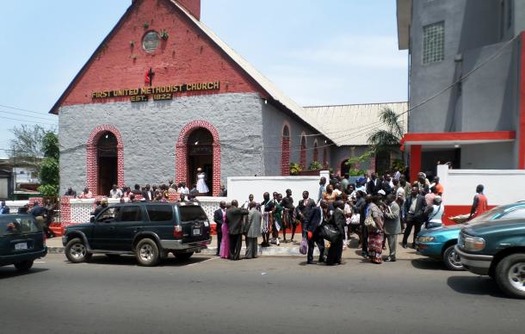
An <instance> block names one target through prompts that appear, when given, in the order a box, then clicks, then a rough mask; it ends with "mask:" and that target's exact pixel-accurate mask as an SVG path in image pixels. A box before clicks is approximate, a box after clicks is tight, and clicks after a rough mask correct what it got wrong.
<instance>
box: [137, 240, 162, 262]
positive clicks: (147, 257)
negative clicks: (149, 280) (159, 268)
mask: <svg viewBox="0 0 525 334" xmlns="http://www.w3.org/2000/svg"><path fill="white" fill-rule="evenodd" d="M135 256H136V258H137V261H138V263H139V264H140V265H141V266H145V267H152V266H155V265H156V264H157V263H158V262H159V259H160V253H159V247H158V246H157V244H156V243H155V241H153V240H151V239H147V238H146V239H142V240H140V241H139V242H138V244H137V247H136V248H135Z"/></svg>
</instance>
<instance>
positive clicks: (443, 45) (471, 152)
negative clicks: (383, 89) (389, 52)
mask: <svg viewBox="0 0 525 334" xmlns="http://www.w3.org/2000/svg"><path fill="white" fill-rule="evenodd" d="M397 24H398V42H399V49H402V50H406V49H408V50H409V60H408V61H409V88H408V89H409V111H408V112H409V115H408V133H407V134H406V135H405V136H404V139H403V142H404V148H405V149H406V151H407V152H408V153H409V156H410V174H411V176H414V175H415V173H417V172H418V171H420V170H423V171H435V165H436V163H438V162H441V163H445V162H450V163H451V165H452V166H453V167H454V168H468V169H525V66H524V65H525V43H524V42H525V37H524V36H525V35H524V34H523V30H524V28H525V1H523V0H475V1H474V0H397Z"/></svg>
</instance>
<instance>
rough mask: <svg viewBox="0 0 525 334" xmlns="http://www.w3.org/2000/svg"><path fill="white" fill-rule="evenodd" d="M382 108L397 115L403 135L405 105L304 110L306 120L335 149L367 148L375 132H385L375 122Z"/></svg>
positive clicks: (381, 104)
mask: <svg viewBox="0 0 525 334" xmlns="http://www.w3.org/2000/svg"><path fill="white" fill-rule="evenodd" d="M384 108H390V109H392V111H394V112H395V113H396V114H398V115H400V117H401V119H400V123H401V124H402V126H403V133H406V131H407V126H408V113H407V110H408V103H407V102H391V103H371V104H348V105H339V106H318V107H305V108H304V113H305V114H306V117H308V119H310V120H313V121H315V122H318V123H319V124H320V128H319V129H320V130H322V132H323V133H325V134H326V136H327V137H328V138H330V140H332V141H333V142H334V143H335V144H336V145H337V146H361V145H368V137H369V136H370V134H371V133H372V132H375V131H376V130H378V129H386V127H385V125H384V124H383V123H382V122H381V121H380V120H379V114H380V113H381V111H382V110H383V109H384Z"/></svg>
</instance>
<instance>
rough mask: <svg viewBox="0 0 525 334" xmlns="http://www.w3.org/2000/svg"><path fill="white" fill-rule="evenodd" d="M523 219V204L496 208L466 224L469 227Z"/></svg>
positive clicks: (524, 212) (524, 211)
mask: <svg viewBox="0 0 525 334" xmlns="http://www.w3.org/2000/svg"><path fill="white" fill-rule="evenodd" d="M517 218H520V219H525V203H521V202H519V203H514V204H511V205H501V206H497V207H495V208H493V209H491V210H489V211H487V212H484V213H483V214H481V215H479V216H478V217H475V218H474V219H472V220H471V221H469V222H468V224H469V225H472V224H477V223H481V222H486V221H491V220H503V219H505V220H506V219H517Z"/></svg>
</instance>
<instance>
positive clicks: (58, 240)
mask: <svg viewBox="0 0 525 334" xmlns="http://www.w3.org/2000/svg"><path fill="white" fill-rule="evenodd" d="M353 237H355V235H353ZM401 237H402V236H401V235H399V236H398V246H397V256H396V258H397V259H398V260H412V259H418V258H424V256H421V255H418V254H416V251H415V250H414V249H412V248H407V249H404V248H403V247H401V244H400V241H401ZM409 240H412V238H411V237H410V238H409ZM261 242H262V239H261V238H259V244H260V243H261ZM46 243H47V247H48V252H49V253H53V254H63V253H64V246H63V245H62V237H55V238H51V239H47V241H46ZM357 244H358V240H357V239H356V238H352V239H351V242H350V247H346V249H345V250H344V251H343V259H362V257H361V249H360V248H359V249H358V248H357ZM216 252H217V237H216V236H215V235H214V236H213V237H212V241H211V244H210V245H208V249H204V250H203V251H202V252H201V253H200V254H204V255H211V256H214V255H215V253H216ZM244 252H245V247H244V240H243V248H242V250H241V258H242V257H243V254H244ZM315 254H318V253H317V248H316V250H315ZM259 255H260V256H297V257H305V258H306V255H302V254H301V253H300V252H299V242H298V241H297V242H295V243H290V242H289V243H284V242H281V244H280V245H279V246H277V245H271V246H270V247H261V246H259ZM383 255H384V256H387V255H388V250H386V251H383Z"/></svg>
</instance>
